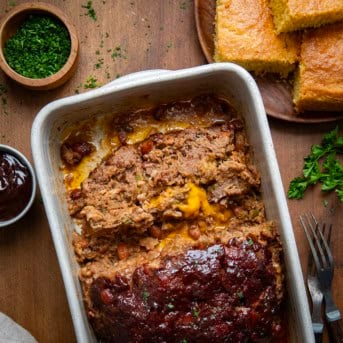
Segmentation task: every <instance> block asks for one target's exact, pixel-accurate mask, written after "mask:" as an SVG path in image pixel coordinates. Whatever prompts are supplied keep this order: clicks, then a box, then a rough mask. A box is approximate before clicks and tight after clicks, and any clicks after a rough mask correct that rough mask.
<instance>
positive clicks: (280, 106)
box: [194, 0, 343, 123]
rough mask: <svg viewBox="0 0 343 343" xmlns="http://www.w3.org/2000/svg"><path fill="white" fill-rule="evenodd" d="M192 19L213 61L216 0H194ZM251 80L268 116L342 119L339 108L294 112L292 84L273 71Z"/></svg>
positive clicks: (300, 120)
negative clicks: (323, 110) (258, 91)
mask: <svg viewBox="0 0 343 343" xmlns="http://www.w3.org/2000/svg"><path fill="white" fill-rule="evenodd" d="M194 11H195V22H196V28H197V32H198V37H199V41H200V45H201V48H202V51H203V53H204V55H205V57H206V59H207V61H208V62H209V63H212V62H214V60H213V56H214V35H215V25H214V21H215V15H216V0H195V1H194ZM255 81H256V83H257V85H258V87H259V89H260V92H261V95H262V98H263V103H264V106H265V109H266V112H267V114H268V115H269V116H270V117H273V118H278V119H282V120H285V121H289V122H295V123H325V122H334V121H338V120H342V119H343V113H342V112H336V113H335V112H304V113H301V114H298V113H297V112H296V111H295V109H294V106H293V101H292V86H291V84H290V83H289V82H288V81H287V80H281V79H280V78H278V77H277V76H275V75H271V76H258V77H255Z"/></svg>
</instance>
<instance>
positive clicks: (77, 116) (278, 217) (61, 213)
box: [31, 63, 314, 343]
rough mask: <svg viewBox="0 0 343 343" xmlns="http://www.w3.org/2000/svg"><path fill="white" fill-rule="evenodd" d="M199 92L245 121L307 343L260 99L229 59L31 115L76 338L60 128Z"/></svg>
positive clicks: (82, 322)
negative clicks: (229, 105) (216, 99)
mask: <svg viewBox="0 0 343 343" xmlns="http://www.w3.org/2000/svg"><path fill="white" fill-rule="evenodd" d="M203 93H214V94H217V95H219V96H220V97H223V98H225V99H227V100H229V101H230V102H231V103H232V104H233V105H234V106H235V107H236V109H238V110H239V112H240V114H241V115H242V116H243V118H244V120H245V123H246V130H247V134H248V138H249V142H250V144H251V145H252V146H253V147H254V156H255V162H256V164H257V166H258V168H259V170H260V172H261V177H262V193H263V198H264V202H265V206H266V212H267V217H268V218H269V219H273V220H274V221H275V222H276V223H277V225H278V227H279V230H280V236H281V240H282V244H283V249H284V259H285V265H286V275H287V288H288V312H289V315H288V318H289V319H288V321H289V332H290V336H291V339H290V341H291V342H301V343H303V342H306V343H311V342H314V338H313V334H312V325H311V319H310V315H309V309H308V302H307V297H306V292H305V287H304V282H303V277H302V271H301V267H300V262H299V257H298V252H297V247H296V243H295V239H294V235H293V228H292V225H291V221H290V216H289V212H288V208H287V203H286V199H285V195H284V190H283V185H282V182H281V177H280V173H279V168H278V164H277V161H276V157H275V152H274V148H273V143H272V139H271V135H270V130H269V126H268V122H267V117H266V113H265V110H264V107H263V103H262V100H261V96H260V93H259V90H258V88H257V86H256V84H255V81H254V79H253V78H252V77H251V76H250V74H249V73H248V72H246V71H245V70H244V69H242V68H241V67H239V66H237V65H234V64H230V63H220V64H210V65H205V66H200V67H195V68H190V69H184V70H177V71H165V70H151V71H143V72H139V73H136V74H131V75H128V76H126V77H123V78H120V79H118V80H115V81H113V82H112V83H110V84H108V85H107V86H104V87H102V88H99V89H96V90H93V91H89V92H87V93H84V94H80V95H75V96H71V97H68V98H64V99H60V100H57V101H54V102H52V103H50V104H48V105H47V106H45V107H44V108H43V109H42V110H41V111H40V112H39V113H38V115H37V117H36V119H35V121H34V123H33V126H32V132H31V144H32V153H33V158H34V163H35V167H36V172H37V178H38V182H39V186H40V189H41V194H42V198H43V202H44V206H45V210H46V214H47V217H48V220H49V224H50V229H51V233H52V237H53V241H54V244H55V248H56V253H57V256H58V260H59V264H60V267H61V271H62V276H63V280H64V284H65V288H66V293H67V297H68V302H69V306H70V311H71V315H72V319H73V323H74V327H75V332H76V336H77V340H78V342H82V343H85V342H95V341H96V340H95V338H94V335H93V333H92V329H91V328H90V326H89V325H88V321H87V316H86V313H85V309H84V305H83V301H82V293H81V288H80V284H79V281H78V270H79V266H78V264H77V262H76V259H75V258H74V252H73V247H72V244H71V234H72V231H73V230H74V226H73V222H72V220H71V218H70V216H69V214H68V210H67V205H66V199H65V188H64V185H63V175H62V173H61V171H60V166H61V159H60V153H59V151H60V142H61V132H62V131H63V130H64V129H65V128H66V127H68V126H70V125H71V124H73V123H75V122H77V121H79V120H82V119H85V118H87V117H89V116H94V115H103V114H106V113H108V114H110V113H114V112H120V111H123V110H127V109H132V108H144V107H150V106H152V105H156V104H159V103H167V102H170V101H175V100H178V99H186V98H190V97H193V96H195V95H199V94H203Z"/></svg>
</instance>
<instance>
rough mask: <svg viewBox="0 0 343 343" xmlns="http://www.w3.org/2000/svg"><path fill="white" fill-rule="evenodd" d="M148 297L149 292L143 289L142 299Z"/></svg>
mask: <svg viewBox="0 0 343 343" xmlns="http://www.w3.org/2000/svg"><path fill="white" fill-rule="evenodd" d="M149 297H150V293H149V292H147V291H144V292H143V294H142V299H143V301H147V300H148V299H149Z"/></svg>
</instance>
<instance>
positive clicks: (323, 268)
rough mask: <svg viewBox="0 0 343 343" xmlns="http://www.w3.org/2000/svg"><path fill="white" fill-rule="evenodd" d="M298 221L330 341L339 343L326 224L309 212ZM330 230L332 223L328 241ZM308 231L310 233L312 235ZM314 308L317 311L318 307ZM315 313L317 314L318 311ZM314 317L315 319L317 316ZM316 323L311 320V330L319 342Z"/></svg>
mask: <svg viewBox="0 0 343 343" xmlns="http://www.w3.org/2000/svg"><path fill="white" fill-rule="evenodd" d="M300 221H301V224H302V226H303V228H304V231H305V234H306V237H307V240H308V242H309V245H310V249H311V252H312V257H313V262H314V264H315V269H316V274H317V279H318V283H319V288H320V291H321V292H322V293H323V296H324V299H325V317H326V321H327V323H328V327H329V333H330V336H331V341H332V342H340V343H341V342H343V330H342V324H341V321H340V319H341V314H340V312H339V309H338V308H337V306H336V304H335V302H334V300H333V298H332V293H331V284H332V280H333V274H334V261H333V256H332V253H331V250H330V248H329V244H328V242H327V240H326V239H325V237H324V233H325V227H326V225H325V224H323V225H322V228H320V225H319V223H318V222H317V220H316V218H315V217H314V215H313V214H311V217H310V216H308V215H304V216H300ZM331 230H332V225H330V226H329V230H328V241H330V240H331ZM310 232H311V233H312V237H311V233H310ZM312 285H314V284H312ZM316 310H317V311H319V310H318V309H316ZM315 315H316V316H317V315H318V313H316V314H315ZM312 318H313V317H312ZM315 319H316V320H317V318H315ZM316 324H317V323H316V321H313V330H314V334H315V337H316V342H317V339H318V342H319V339H320V337H319V334H317V335H316V330H317V332H318V331H319V330H318V329H320V327H318V326H316ZM317 336H318V338H317Z"/></svg>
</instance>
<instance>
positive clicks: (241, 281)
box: [90, 239, 284, 343]
mask: <svg viewBox="0 0 343 343" xmlns="http://www.w3.org/2000/svg"><path fill="white" fill-rule="evenodd" d="M273 254H274V256H273ZM278 259H279V250H278V249H276V250H274V251H273V253H272V252H271V250H270V249H269V248H268V247H266V246H264V245H262V244H260V243H258V242H253V241H252V240H248V241H238V240H237V239H233V240H231V241H230V242H229V243H228V244H226V245H223V244H217V245H212V246H210V247H208V248H206V249H191V250H188V251H187V252H185V253H184V254H180V255H178V256H175V257H172V258H166V259H165V260H164V261H163V262H162V263H161V265H160V266H159V267H158V268H151V267H149V266H148V265H143V266H141V267H138V268H137V269H136V270H135V271H134V273H133V275H132V279H127V278H125V277H122V276H121V275H120V274H117V275H116V277H115V278H114V279H111V280H110V279H107V278H97V279H95V280H94V281H93V283H92V285H91V288H90V298H91V300H92V304H93V309H92V310H91V314H92V316H91V320H92V323H93V326H94V327H95V330H96V331H97V333H98V335H99V338H100V339H101V340H102V341H104V342H188V343H190V342H218V343H219V342H235V343H237V342H248V341H250V342H260V341H261V339H263V338H264V339H265V338H270V337H271V336H273V337H274V338H281V337H282V336H283V335H284V331H283V330H284V328H283V327H282V325H281V321H282V320H281V317H280V308H281V306H282V301H281V299H282V295H280V289H278V282H277V280H276V274H277V273H276V271H275V269H274V266H273V263H275V261H276V260H277V261H278Z"/></svg>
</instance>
